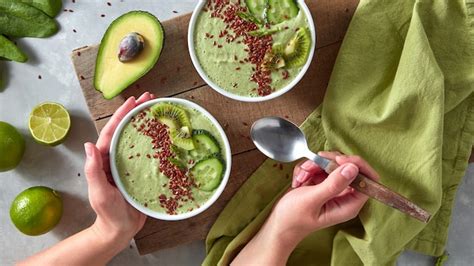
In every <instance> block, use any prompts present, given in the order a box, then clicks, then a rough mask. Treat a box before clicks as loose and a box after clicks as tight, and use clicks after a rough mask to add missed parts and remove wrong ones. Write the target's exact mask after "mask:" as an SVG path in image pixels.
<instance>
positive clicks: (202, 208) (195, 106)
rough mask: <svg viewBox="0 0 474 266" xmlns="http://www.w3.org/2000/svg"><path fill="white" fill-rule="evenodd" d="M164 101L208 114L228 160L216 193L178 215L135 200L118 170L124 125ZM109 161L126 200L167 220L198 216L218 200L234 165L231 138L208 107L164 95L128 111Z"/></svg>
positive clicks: (140, 209) (112, 143)
mask: <svg viewBox="0 0 474 266" xmlns="http://www.w3.org/2000/svg"><path fill="white" fill-rule="evenodd" d="M162 102H169V103H174V104H178V105H183V106H185V107H186V108H193V109H196V110H197V111H198V112H199V113H201V114H203V115H204V116H206V117H207V118H208V119H209V120H210V121H211V123H212V124H213V125H214V126H215V127H216V129H217V131H218V132H219V134H220V135H221V139H222V141H223V143H224V146H225V156H224V157H225V161H226V170H225V173H224V176H223V178H222V180H221V183H220V184H219V186H218V187H217V189H216V190H215V191H214V194H213V195H212V196H211V197H210V198H209V199H208V200H207V201H206V202H205V203H204V204H202V205H201V206H200V207H199V208H197V209H194V210H192V211H190V212H186V213H181V214H176V215H170V214H167V213H162V212H157V211H153V210H151V209H149V208H147V207H145V206H143V205H141V204H140V203H139V202H137V201H135V200H134V199H133V198H132V197H131V196H130V194H129V193H128V192H127V191H126V190H125V187H124V185H123V183H122V180H121V179H120V175H119V173H118V170H117V165H116V162H115V156H116V150H117V144H118V141H119V139H120V136H121V134H122V131H123V129H124V127H125V126H126V125H127V124H128V122H129V121H130V119H131V118H132V117H133V116H135V115H136V114H138V113H139V112H140V111H142V110H143V109H145V108H148V107H151V106H153V105H155V104H157V103H162ZM109 162H110V170H111V173H112V178H113V180H114V182H115V184H116V186H117V188H118V189H119V191H120V193H121V194H122V195H123V197H124V198H125V200H126V201H127V202H128V203H129V204H130V205H132V206H133V207H134V208H135V209H137V210H138V211H140V212H141V213H144V214H146V215H148V216H150V217H153V218H156V219H159V220H165V221H178V220H184V219H188V218H191V217H193V216H196V215H198V214H200V213H202V212H203V211H205V210H207V209H208V208H209V207H210V206H211V205H212V204H214V202H216V201H217V199H218V198H219V197H220V195H221V194H222V192H223V191H224V189H225V187H226V185H227V182H228V180H229V176H230V172H231V165H232V152H231V149H230V144H229V140H228V139H227V135H226V134H225V132H224V130H223V129H222V127H221V125H220V124H219V122H218V121H217V120H216V119H215V118H214V116H212V115H211V114H210V113H209V112H208V111H207V110H206V109H204V108H203V107H201V106H200V105H198V104H196V103H194V102H192V101H189V100H186V99H180V98H173V97H163V98H157V99H153V100H150V101H147V102H144V103H142V104H140V105H138V106H136V107H135V108H133V109H132V110H131V111H130V112H128V113H127V114H126V115H125V117H124V118H123V119H122V120H121V121H120V123H119V124H118V126H117V128H116V129H115V131H114V134H113V136H112V141H111V142H110V149H109Z"/></svg>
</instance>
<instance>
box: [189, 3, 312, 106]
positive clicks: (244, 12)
mask: <svg viewBox="0 0 474 266" xmlns="http://www.w3.org/2000/svg"><path fill="white" fill-rule="evenodd" d="M315 47H316V29H315V27H314V23H313V19H312V17H311V12H310V11H309V9H308V7H307V5H306V4H305V2H304V1H303V0H201V1H200V2H199V3H198V5H197V6H196V8H195V9H194V12H193V14H192V16H191V21H190V23H189V28H188V49H189V53H190V56H191V60H192V62H193V64H194V67H195V68H196V70H197V72H198V73H199V75H200V76H201V78H202V79H203V80H204V81H205V82H206V83H207V84H208V85H209V86H210V87H211V88H213V89H214V90H216V91H217V92H219V93H221V94H223V95H224V96H227V97H229V98H232V99H235V100H239V101H245V102H261V101H265V100H270V99H273V98H276V97H278V96H280V95H282V94H284V93H286V92H288V91H289V90H291V89H292V88H293V87H294V86H295V85H296V84H297V83H298V82H299V81H300V80H301V78H302V77H303V76H304V74H305V73H306V71H307V70H308V68H309V65H310V64H311V61H312V58H313V54H314V49H315Z"/></svg>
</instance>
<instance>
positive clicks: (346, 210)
mask: <svg viewBox="0 0 474 266" xmlns="http://www.w3.org/2000/svg"><path fill="white" fill-rule="evenodd" d="M367 199H368V197H367V196H365V195H364V194H362V193H359V192H357V191H354V192H351V193H347V194H345V195H343V196H338V197H336V198H333V199H331V200H329V201H328V202H326V204H325V205H324V207H323V208H321V210H322V211H321V212H320V213H319V217H318V219H319V222H320V223H321V224H324V225H327V226H331V225H333V224H338V223H342V222H345V221H348V220H350V219H352V218H355V217H356V216H357V214H358V213H359V212H360V210H361V209H362V207H363V206H364V204H365V203H366V202H367Z"/></svg>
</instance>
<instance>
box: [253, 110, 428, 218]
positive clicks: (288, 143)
mask: <svg viewBox="0 0 474 266" xmlns="http://www.w3.org/2000/svg"><path fill="white" fill-rule="evenodd" d="M250 135H251V137H252V140H253V143H254V144H255V146H257V148H258V149H259V150H260V151H261V152H262V153H263V154H265V155H266V156H268V157H270V158H271V159H273V160H276V161H280V162H292V161H296V160H298V159H301V158H307V159H309V160H311V161H313V162H315V163H316V164H317V165H319V167H321V169H324V171H325V172H326V173H328V174H329V173H331V172H332V171H334V170H335V169H336V168H337V167H338V166H339V165H338V164H337V163H336V162H335V161H332V160H329V159H327V158H324V157H321V156H319V155H317V154H315V153H313V152H312V151H310V150H309V148H308V143H307V142H306V138H305V136H304V134H303V132H302V131H301V130H300V129H299V128H298V127H297V126H296V125H295V124H293V123H291V122H290V121H287V120H285V119H283V118H280V117H264V118H261V119H259V120H257V121H255V123H254V124H253V125H252V128H251V130H250ZM350 186H351V187H353V188H355V189H356V190H358V191H360V192H362V193H364V194H365V195H367V196H369V197H371V198H374V199H376V200H378V201H380V202H382V203H384V204H386V205H388V206H390V207H393V208H395V209H397V210H399V211H401V212H403V213H406V214H408V215H410V216H411V217H414V218H416V219H418V220H420V221H422V222H424V223H427V222H428V221H429V219H430V217H431V215H430V214H429V213H428V212H427V211H425V210H423V209H422V208H420V207H419V206H417V205H416V204H415V203H413V202H411V201H409V200H408V199H406V198H405V197H403V196H401V195H400V194H398V193H395V192H393V191H391V190H390V189H389V188H387V187H385V186H384V185H382V184H380V183H377V182H376V181H374V180H372V179H370V178H368V177H366V176H364V175H362V174H359V175H358V176H357V177H356V179H355V180H354V181H353V182H352V183H351V185H350Z"/></svg>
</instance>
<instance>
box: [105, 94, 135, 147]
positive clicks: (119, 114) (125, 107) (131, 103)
mask: <svg viewBox="0 0 474 266" xmlns="http://www.w3.org/2000/svg"><path fill="white" fill-rule="evenodd" d="M135 106H136V103H135V97H133V96H132V97H130V98H128V99H127V100H126V101H125V102H124V103H123V104H122V106H120V107H119V108H118V109H117V111H115V113H114V115H112V117H111V118H110V120H109V122H107V124H106V125H105V127H104V128H103V129H102V131H101V132H100V135H99V139H98V140H97V144H96V145H97V148H98V149H99V151H100V152H101V153H103V154H107V153H109V147H110V140H111V139H112V135H113V134H114V131H115V129H116V128H117V126H118V124H119V122H120V121H121V120H122V119H123V117H124V116H125V115H126V114H127V113H128V112H130V110H132V109H133V108H134V107H135Z"/></svg>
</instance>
